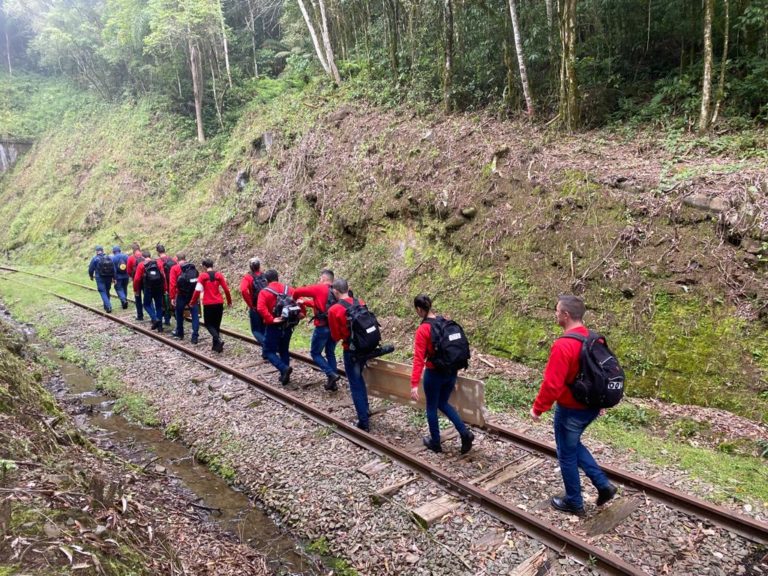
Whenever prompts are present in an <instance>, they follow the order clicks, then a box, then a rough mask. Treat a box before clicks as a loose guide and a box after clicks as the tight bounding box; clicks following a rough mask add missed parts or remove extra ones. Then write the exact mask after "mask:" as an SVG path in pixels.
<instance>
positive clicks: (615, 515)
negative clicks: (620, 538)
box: [586, 498, 640, 536]
mask: <svg viewBox="0 0 768 576" xmlns="http://www.w3.org/2000/svg"><path fill="white" fill-rule="evenodd" d="M639 507H640V501H639V500H638V499H637V498H620V499H618V500H616V501H615V502H612V503H611V505H610V506H606V507H605V508H603V509H602V510H601V511H600V512H599V513H598V514H597V516H595V517H594V518H592V519H591V520H590V521H589V523H588V524H587V526H586V530H587V534H588V535H589V536H597V535H598V534H605V533H606V532H610V531H611V530H613V529H614V528H616V527H617V526H618V525H619V524H621V523H622V522H623V521H624V520H626V519H627V518H629V517H630V516H631V515H632V513H633V512H634V511H635V510H637V509H638V508H639Z"/></svg>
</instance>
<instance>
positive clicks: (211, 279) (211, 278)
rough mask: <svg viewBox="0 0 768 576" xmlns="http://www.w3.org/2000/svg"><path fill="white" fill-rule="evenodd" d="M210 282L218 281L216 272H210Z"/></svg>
mask: <svg viewBox="0 0 768 576" xmlns="http://www.w3.org/2000/svg"><path fill="white" fill-rule="evenodd" d="M208 280H210V281H211V282H215V281H216V272H215V271H213V270H211V271H210V272H208Z"/></svg>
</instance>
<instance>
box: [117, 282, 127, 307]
mask: <svg viewBox="0 0 768 576" xmlns="http://www.w3.org/2000/svg"><path fill="white" fill-rule="evenodd" d="M115 292H117V297H118V298H120V302H121V303H122V302H127V301H128V278H127V277H125V278H118V279H117V282H115Z"/></svg>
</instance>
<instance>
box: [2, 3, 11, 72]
mask: <svg viewBox="0 0 768 576" xmlns="http://www.w3.org/2000/svg"><path fill="white" fill-rule="evenodd" d="M3 25H4V26H3V27H4V28H5V55H6V57H7V58H8V76H13V65H12V64H11V37H10V36H9V35H8V16H5V17H4V18H3Z"/></svg>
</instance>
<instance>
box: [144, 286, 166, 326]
mask: <svg viewBox="0 0 768 576" xmlns="http://www.w3.org/2000/svg"><path fill="white" fill-rule="evenodd" d="M144 310H146V312H147V314H149V318H150V320H152V322H157V321H158V320H162V319H163V293H162V292H160V291H157V292H152V291H151V290H150V289H149V288H144Z"/></svg>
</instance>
